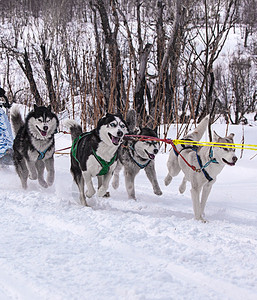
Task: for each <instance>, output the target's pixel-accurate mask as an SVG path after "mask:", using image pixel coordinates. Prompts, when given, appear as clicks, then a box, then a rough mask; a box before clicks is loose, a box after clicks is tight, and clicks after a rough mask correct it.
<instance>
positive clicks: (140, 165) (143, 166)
mask: <svg viewBox="0 0 257 300" xmlns="http://www.w3.org/2000/svg"><path fill="white" fill-rule="evenodd" d="M129 148H130V149H131V150H132V151H135V149H134V148H133V147H132V146H131V145H130V146H129ZM129 155H130V157H131V158H132V160H133V161H134V163H135V164H136V165H138V166H139V168H140V169H144V168H145V167H147V166H148V165H149V163H150V162H151V160H150V159H149V160H148V161H147V163H145V164H140V163H139V162H138V161H136V160H135V158H134V157H133V156H132V155H131V153H130V151H129Z"/></svg>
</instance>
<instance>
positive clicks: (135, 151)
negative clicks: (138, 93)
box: [112, 110, 162, 199]
mask: <svg viewBox="0 0 257 300" xmlns="http://www.w3.org/2000/svg"><path fill="white" fill-rule="evenodd" d="M127 123H128V126H129V131H130V134H135V135H144V136H152V137H157V134H156V131H155V130H152V129H150V128H148V127H145V128H141V129H139V130H138V129H136V115H135V111H134V110H130V111H128V114H127ZM159 149H160V145H159V143H158V142H156V141H140V140H126V141H125V142H124V143H123V145H122V147H121V148H120V149H119V160H118V164H117V167H116V169H115V170H114V175H113V181H112V186H113V188H114V189H117V188H118V187H119V172H120V171H121V169H122V168H123V167H124V176H125V185H126V189H127V193H128V197H129V199H136V195H135V177H136V175H137V174H138V173H139V171H140V170H142V169H143V170H144V171H145V173H146V176H147V177H148V179H149V181H150V182H151V184H152V187H153V191H154V193H155V194H156V195H162V191H161V189H160V187H159V184H158V181H157V176H156V171H155V161H154V159H155V156H156V155H157V153H158V152H159Z"/></svg>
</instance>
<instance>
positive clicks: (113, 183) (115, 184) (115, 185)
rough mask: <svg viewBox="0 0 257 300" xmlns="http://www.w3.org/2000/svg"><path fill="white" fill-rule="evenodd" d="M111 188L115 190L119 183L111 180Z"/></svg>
mask: <svg viewBox="0 0 257 300" xmlns="http://www.w3.org/2000/svg"><path fill="white" fill-rule="evenodd" d="M112 187H113V188H114V189H115V190H117V188H118V187H119V181H118V180H113V182H112Z"/></svg>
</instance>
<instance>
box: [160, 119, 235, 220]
mask: <svg viewBox="0 0 257 300" xmlns="http://www.w3.org/2000/svg"><path fill="white" fill-rule="evenodd" d="M207 125H208V119H207V118H205V119H203V120H202V122H201V123H200V124H199V125H198V126H197V128H196V129H195V131H194V132H193V133H192V134H190V135H187V136H186V137H185V138H191V139H192V140H196V141H199V140H200V138H201V137H202V135H203V134H204V131H205V129H206V127H207ZM233 136H234V135H233V134H230V135H229V136H228V137H227V138H221V137H220V136H218V135H217V134H216V133H215V132H214V136H213V141H214V142H218V143H228V142H229V143H233ZM181 149H182V146H179V147H178V150H179V151H180V150H181ZM212 149H213V158H215V159H216V160H217V162H218V164H216V163H210V164H209V165H208V167H206V168H205V170H206V171H207V172H208V174H209V175H210V176H211V177H212V178H213V180H212V181H208V180H207V179H206V177H205V175H204V173H203V172H202V171H201V172H196V171H193V170H192V168H190V167H189V166H188V165H187V164H186V163H185V162H184V160H183V159H182V158H181V156H180V155H179V156H178V157H177V156H176V155H175V153H174V151H173V149H171V151H170V155H169V159H168V162H167V167H168V175H167V176H166V178H165V185H168V184H169V183H170V182H171V180H172V177H174V176H176V175H178V173H179V172H180V171H181V170H182V171H183V173H184V178H183V181H182V183H181V185H180V187H179V191H180V193H183V192H184V191H185V190H186V182H187V181H189V182H190V183H191V198H192V202H193V209H194V216H195V219H196V220H201V221H203V222H206V220H205V219H204V209H205V205H206V201H207V199H208V196H209V194H210V192H211V189H212V186H213V184H214V183H215V181H216V177H217V175H218V174H219V173H220V172H221V171H222V169H223V168H224V166H225V164H226V162H227V163H229V164H231V165H234V164H235V162H236V160H237V158H236V156H235V150H234V149H229V148H228V149H227V150H225V149H224V148H221V147H213V148H212ZM197 153H198V155H199V156H200V158H201V161H202V164H203V166H204V165H205V164H206V163H207V162H208V161H209V160H210V158H209V153H210V147H199V149H198V151H197ZM181 155H183V157H184V158H185V159H186V161H187V162H188V163H189V164H191V165H193V166H195V167H196V168H199V164H198V161H197V157H196V153H195V151H193V150H192V149H185V150H182V151H181ZM200 194H201V201H200Z"/></svg>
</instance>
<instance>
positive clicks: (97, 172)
mask: <svg viewBox="0 0 257 300" xmlns="http://www.w3.org/2000/svg"><path fill="white" fill-rule="evenodd" d="M64 125H65V126H66V127H69V128H70V132H71V138H72V148H71V168H70V170H71V174H72V175H73V178H74V181H75V182H76V184H77V186H78V188H79V192H80V202H81V204H82V205H85V206H87V202H86V197H88V198H91V197H92V196H93V195H94V194H95V189H94V186H93V183H92V177H95V176H97V177H98V191H97V195H98V196H99V197H103V196H105V195H106V192H107V189H108V187H109V182H110V179H111V176H112V173H113V170H114V169H115V167H116V164H117V151H118V149H119V146H120V145H121V143H122V139H123V137H124V135H125V134H126V133H128V127H127V124H126V122H125V121H124V120H123V118H122V116H121V115H120V114H110V113H107V114H106V115H105V116H104V117H103V118H101V119H100V120H99V121H98V123H97V127H96V128H95V129H93V130H92V131H90V132H85V133H82V128H81V126H80V125H78V124H77V123H76V122H75V121H73V120H66V121H65V123H64ZM84 181H85V182H86V185H87V191H86V197H85V193H84Z"/></svg>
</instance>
